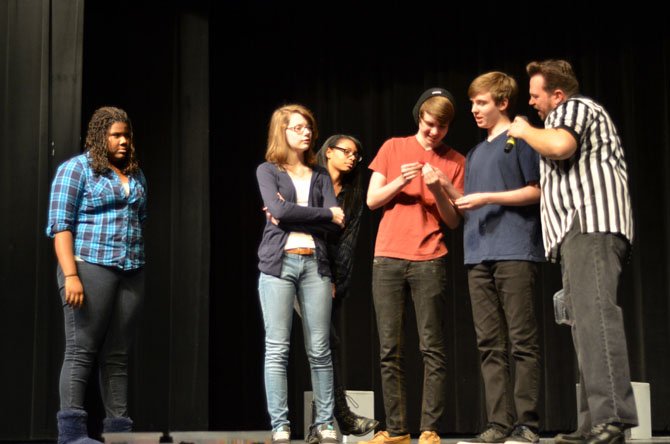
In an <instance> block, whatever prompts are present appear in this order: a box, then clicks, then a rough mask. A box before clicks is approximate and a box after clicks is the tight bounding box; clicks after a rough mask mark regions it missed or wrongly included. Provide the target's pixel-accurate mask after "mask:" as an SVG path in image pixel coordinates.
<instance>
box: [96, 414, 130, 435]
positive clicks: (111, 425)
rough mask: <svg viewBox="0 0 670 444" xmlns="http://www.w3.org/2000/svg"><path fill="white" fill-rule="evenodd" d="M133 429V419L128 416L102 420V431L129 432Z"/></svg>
mask: <svg viewBox="0 0 670 444" xmlns="http://www.w3.org/2000/svg"><path fill="white" fill-rule="evenodd" d="M132 431H133V421H132V419H130V418H105V419H104V420H103V421H102V432H103V433H130V432H132Z"/></svg>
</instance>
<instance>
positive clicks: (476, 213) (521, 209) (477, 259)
mask: <svg viewBox="0 0 670 444" xmlns="http://www.w3.org/2000/svg"><path fill="white" fill-rule="evenodd" d="M506 141H507V132H506V131H505V132H503V133H501V134H499V135H498V136H497V137H496V138H495V139H493V140H492V141H491V142H489V141H487V140H484V141H483V142H481V143H480V144H479V145H477V146H476V147H474V148H473V149H472V150H470V152H469V153H468V155H467V157H466V162H465V194H466V195H467V194H471V193H478V192H494V191H509V190H515V189H518V188H523V187H525V186H526V185H528V183H529V182H538V183H539V181H540V167H539V155H538V154H537V153H536V152H535V151H534V150H533V149H532V148H531V147H530V146H529V145H528V144H527V143H526V142H524V141H523V140H521V139H517V141H516V145H515V147H514V148H513V149H512V151H510V152H509V153H505V151H504V148H505V142H506ZM464 217H465V226H464V228H463V247H464V250H465V264H466V265H473V264H479V263H481V262H484V261H499V260H525V261H534V262H541V261H544V248H543V246H542V231H541V226H540V206H539V204H534V205H526V206H503V205H484V206H483V207H481V208H478V209H476V210H469V211H465V212H464Z"/></svg>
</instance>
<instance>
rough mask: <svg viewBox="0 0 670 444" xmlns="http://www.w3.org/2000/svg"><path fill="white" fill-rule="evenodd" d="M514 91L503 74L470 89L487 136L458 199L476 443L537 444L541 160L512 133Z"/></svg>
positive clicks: (470, 159)
mask: <svg viewBox="0 0 670 444" xmlns="http://www.w3.org/2000/svg"><path fill="white" fill-rule="evenodd" d="M517 92H518V87H517V84H516V81H515V80H514V79H513V78H512V77H510V76H508V75H507V74H505V73H502V72H489V73H486V74H483V75H481V76H479V77H477V78H476V79H475V80H474V81H473V82H472V83H471V84H470V88H469V89H468V95H469V97H470V100H471V102H472V114H473V116H474V118H475V121H476V123H477V126H478V127H479V128H483V129H486V131H487V138H486V139H485V140H483V141H482V142H481V143H480V144H478V145H477V146H476V147H474V148H473V149H472V150H471V151H470V152H469V153H468V155H467V158H466V167H465V168H466V169H465V195H464V196H463V197H461V198H459V199H456V201H455V202H454V203H455V205H456V206H457V207H458V209H459V210H460V211H461V212H462V213H463V215H464V218H465V226H464V229H463V244H464V252H465V265H466V267H467V269H468V284H469V289H470V299H471V302H472V316H473V320H474V325H475V331H476V333H477V346H478V348H479V352H480V358H481V370H482V376H483V379H484V387H485V394H486V413H487V421H488V424H487V426H486V428H485V429H484V431H483V432H482V433H480V434H479V435H478V436H477V437H475V438H474V439H471V440H469V441H467V442H471V443H472V442H481V443H497V442H507V443H511V442H515V443H537V442H539V435H538V427H539V416H538V413H537V404H538V395H539V387H540V382H539V378H540V348H539V345H538V338H537V321H536V318H535V309H534V303H533V299H534V293H535V281H536V279H537V274H538V262H542V261H544V249H543V247H542V233H541V227H540V213H539V205H538V202H539V201H540V188H539V177H540V172H539V156H538V155H537V153H536V152H535V151H533V149H532V148H531V147H530V146H529V145H527V144H526V143H525V142H524V141H522V140H514V139H512V138H509V137H508V135H507V130H508V128H509V126H510V124H511V121H510V114H509V112H510V109H511V108H512V106H513V105H514V101H515V100H516V96H517ZM508 342H509V343H510V344H511V348H510V352H511V358H512V359H513V360H514V365H515V371H514V375H515V378H514V379H515V381H511V376H510V371H509V366H510V362H509V361H510V360H511V359H510V352H508ZM511 386H513V387H514V390H513V392H511V391H510V390H508V387H511Z"/></svg>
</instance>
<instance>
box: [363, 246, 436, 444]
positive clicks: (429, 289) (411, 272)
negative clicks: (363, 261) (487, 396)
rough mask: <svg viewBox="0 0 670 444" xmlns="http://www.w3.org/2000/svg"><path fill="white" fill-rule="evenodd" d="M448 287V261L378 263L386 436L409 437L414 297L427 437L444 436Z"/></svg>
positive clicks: (375, 279)
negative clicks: (408, 307)
mask: <svg viewBox="0 0 670 444" xmlns="http://www.w3.org/2000/svg"><path fill="white" fill-rule="evenodd" d="M446 287H447V270H446V265H445V260H444V258H440V259H435V260H429V261H409V260H403V259H393V258H387V257H375V258H374V262H373V266H372V297H373V299H374V304H375V313H376V316H377V332H378V334H379V348H380V350H379V354H380V360H381V377H382V390H383V394H384V410H385V412H386V430H387V431H388V432H389V433H391V434H393V435H403V434H407V433H409V431H408V430H407V395H406V382H405V368H404V366H405V344H404V331H405V301H406V298H407V296H408V295H411V297H412V301H413V302H414V310H415V312H416V324H417V328H418V333H419V350H420V351H421V354H422V355H423V366H424V374H423V403H422V407H421V431H427V430H428V431H438V427H439V420H440V418H441V417H442V413H443V412H444V396H445V380H446V376H447V356H446V352H445V344H444V331H443V325H444V312H445V290H446ZM408 290H409V294H408Z"/></svg>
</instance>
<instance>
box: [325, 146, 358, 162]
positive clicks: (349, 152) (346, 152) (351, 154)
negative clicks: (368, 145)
mask: <svg viewBox="0 0 670 444" xmlns="http://www.w3.org/2000/svg"><path fill="white" fill-rule="evenodd" d="M330 148H332V149H334V150H338V151H342V153H343V154H344V155H345V156H347V157H353V158H354V160H355V161H356V162H360V161H361V160H363V156H361V154H360V153H359V152H357V151H354V150H350V149H348V148H342V147H341V146H337V145H333V146H331V147H330Z"/></svg>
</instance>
